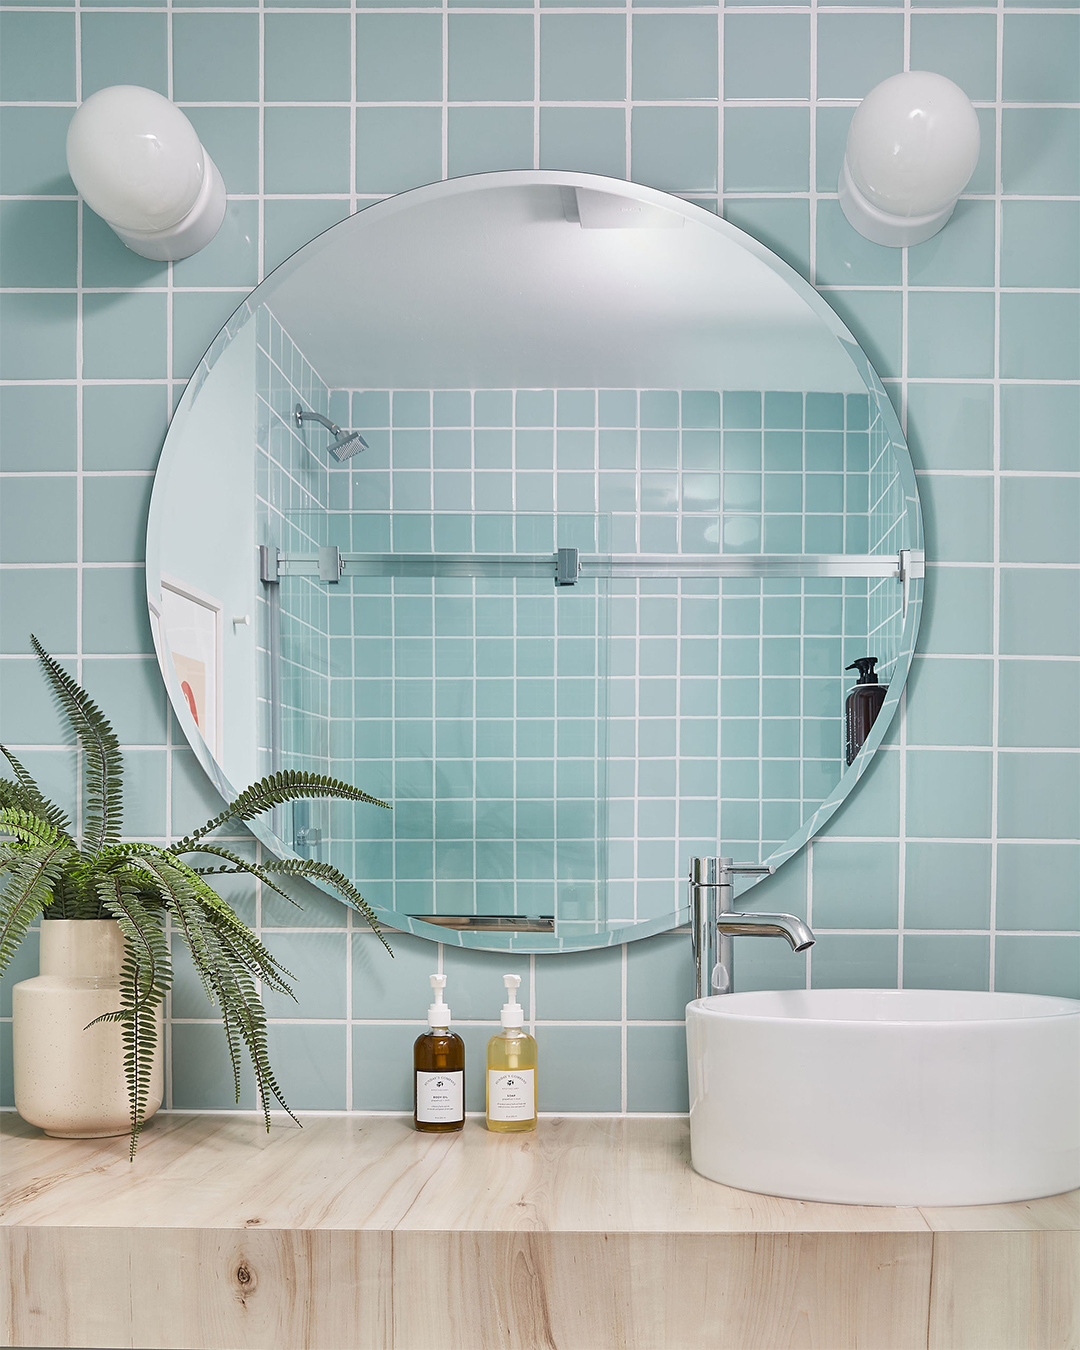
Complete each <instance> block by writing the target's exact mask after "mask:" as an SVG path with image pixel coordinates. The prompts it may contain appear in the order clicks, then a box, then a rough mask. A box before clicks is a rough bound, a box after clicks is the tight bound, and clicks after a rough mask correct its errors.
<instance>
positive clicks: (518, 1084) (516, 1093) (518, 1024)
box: [487, 975, 536, 1134]
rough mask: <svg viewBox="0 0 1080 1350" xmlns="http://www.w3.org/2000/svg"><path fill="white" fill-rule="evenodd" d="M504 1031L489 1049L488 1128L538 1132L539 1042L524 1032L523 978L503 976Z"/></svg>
mask: <svg viewBox="0 0 1080 1350" xmlns="http://www.w3.org/2000/svg"><path fill="white" fill-rule="evenodd" d="M503 984H505V985H506V1004H505V1005H504V1007H503V1010H502V1031H501V1032H499V1033H498V1035H496V1036H492V1038H491V1040H490V1041H488V1049H487V1127H488V1129H489V1130H495V1131H496V1132H497V1133H501V1134H509V1133H515V1132H518V1131H521V1130H535V1129H536V1042H535V1041H534V1040H533V1038H532V1037H531V1036H530V1035H528V1033H527V1032H525V1031H524V1030H523V1029H522V1022H523V1018H524V1013H523V1011H522V1007H521V1004H520V1003H519V1002H518V1001H517V991H518V986H519V985H520V984H521V976H520V975H504V976H503Z"/></svg>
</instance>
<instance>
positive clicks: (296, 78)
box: [241, 14, 406, 103]
mask: <svg viewBox="0 0 1080 1350" xmlns="http://www.w3.org/2000/svg"><path fill="white" fill-rule="evenodd" d="M241 17H245V18H246V16H241ZM371 17H372V16H370V15H364V16H363V18H362V19H360V20H358V21H357V27H358V29H359V27H360V24H361V23H362V22H363V21H364V20H367V21H370V19H371ZM379 17H381V16H379ZM390 17H392V18H397V17H398V16H397V15H392V16H390ZM351 43H352V34H351V31H350V20H349V16H348V15H347V14H267V15H266V18H265V20H264V38H263V98H264V99H265V100H266V102H267V103H339V102H347V101H348V100H349V99H350V98H351V97H352V72H351V71H350V69H349V65H350V61H349V51H350V47H351ZM359 51H360V35H359V32H358V33H357V53H358V58H359ZM398 97H400V98H405V97H406V95H404V94H401V95H399V96H398Z"/></svg>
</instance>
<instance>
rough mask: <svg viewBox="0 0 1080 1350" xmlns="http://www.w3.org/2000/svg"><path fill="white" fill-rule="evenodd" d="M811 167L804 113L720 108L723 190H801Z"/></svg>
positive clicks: (807, 120) (806, 114)
mask: <svg viewBox="0 0 1080 1350" xmlns="http://www.w3.org/2000/svg"><path fill="white" fill-rule="evenodd" d="M809 165H810V113H809V110H808V109H805V108H739V107H733V108H725V109H724V191H725V192H799V191H805V190H806V188H807V187H808V186H809V177H810V168H809ZM727 205H730V203H729V204H727Z"/></svg>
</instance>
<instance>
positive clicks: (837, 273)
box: [814, 200, 900, 286]
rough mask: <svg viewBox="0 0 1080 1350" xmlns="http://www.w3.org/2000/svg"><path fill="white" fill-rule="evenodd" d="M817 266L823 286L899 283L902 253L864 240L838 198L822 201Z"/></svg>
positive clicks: (889, 284) (817, 280)
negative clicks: (849, 222) (844, 211)
mask: <svg viewBox="0 0 1080 1350" xmlns="http://www.w3.org/2000/svg"><path fill="white" fill-rule="evenodd" d="M815 269H816V270H815V273H814V279H815V281H816V282H817V284H818V285H819V286H897V285H899V284H900V252H899V250H898V249H885V248H882V247H881V246H880V245H879V244H872V243H871V242H870V240H869V239H864V238H863V236H862V235H861V234H859V233H858V231H857V230H855V229H853V228H852V226H851V225H849V224H848V222H847V219H846V217H845V216H844V213H843V211H842V210H841V209H840V203H839V202H838V201H831V200H825V201H819V202H818V204H817V252H816V257H815Z"/></svg>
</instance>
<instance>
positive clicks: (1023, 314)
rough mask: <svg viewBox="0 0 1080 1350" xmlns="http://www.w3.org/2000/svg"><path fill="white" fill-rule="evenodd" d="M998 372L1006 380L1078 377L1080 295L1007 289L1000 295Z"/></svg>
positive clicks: (1079, 372) (1079, 361)
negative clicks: (999, 371)
mask: <svg viewBox="0 0 1080 1350" xmlns="http://www.w3.org/2000/svg"><path fill="white" fill-rule="evenodd" d="M989 298H990V297H987V299H989ZM1001 374H1002V376H1003V377H1004V378H1005V379H1028V380H1031V379H1034V380H1040V379H1041V380H1078V379H1080V295H1024V294H1023V293H1015V292H1008V291H1006V292H1005V293H1004V294H1003V295H1002V297H1001Z"/></svg>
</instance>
